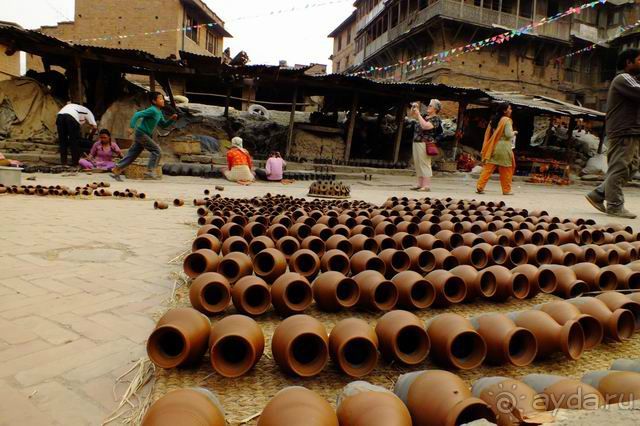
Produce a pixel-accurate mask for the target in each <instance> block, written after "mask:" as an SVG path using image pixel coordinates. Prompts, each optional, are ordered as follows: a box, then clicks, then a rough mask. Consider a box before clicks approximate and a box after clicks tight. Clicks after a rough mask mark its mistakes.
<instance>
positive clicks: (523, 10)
mask: <svg viewBox="0 0 640 426" xmlns="http://www.w3.org/2000/svg"><path fill="white" fill-rule="evenodd" d="M532 11H533V2H532V1H531V0H520V16H522V17H523V18H531V17H532Z"/></svg>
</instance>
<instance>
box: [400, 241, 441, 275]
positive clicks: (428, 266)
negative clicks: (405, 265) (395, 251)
mask: <svg viewBox="0 0 640 426" xmlns="http://www.w3.org/2000/svg"><path fill="white" fill-rule="evenodd" d="M404 252H405V253H407V255H408V256H409V261H410V262H411V266H410V269H411V270H412V271H414V272H418V273H422V274H427V273H429V272H431V271H433V270H434V269H435V267H436V259H435V258H434V257H433V255H432V254H431V252H429V251H428V250H423V249H421V248H420V247H410V248H408V249H406V250H405V251H404Z"/></svg>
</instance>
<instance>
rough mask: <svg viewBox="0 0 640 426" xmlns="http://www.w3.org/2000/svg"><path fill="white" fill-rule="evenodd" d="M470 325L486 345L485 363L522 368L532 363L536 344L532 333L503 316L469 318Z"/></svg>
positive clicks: (489, 315) (536, 349) (536, 350)
mask: <svg viewBox="0 0 640 426" xmlns="http://www.w3.org/2000/svg"><path fill="white" fill-rule="evenodd" d="M471 323H472V324H473V326H474V327H475V329H476V331H477V332H478V334H480V336H482V338H483V339H484V341H485V342H486V344H487V362H488V363H490V364H493V365H502V364H506V363H509V364H511V365H514V366H516V367H524V366H527V365H529V364H531V363H532V362H533V360H534V359H535V357H536V354H537V353H538V343H537V341H536V337H535V336H534V335H533V333H532V332H531V331H529V330H527V329H525V328H522V327H518V326H516V324H515V323H514V322H513V321H512V320H511V319H509V317H507V316H506V315H503V314H485V315H480V316H477V317H475V318H471Z"/></svg>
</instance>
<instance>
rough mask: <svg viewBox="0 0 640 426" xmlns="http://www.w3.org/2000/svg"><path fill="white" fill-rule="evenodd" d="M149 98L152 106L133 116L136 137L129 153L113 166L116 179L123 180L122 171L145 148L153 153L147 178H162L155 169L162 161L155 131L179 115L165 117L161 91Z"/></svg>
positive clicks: (132, 121)
mask: <svg viewBox="0 0 640 426" xmlns="http://www.w3.org/2000/svg"><path fill="white" fill-rule="evenodd" d="M149 100H150V101H151V106H150V107H149V108H147V109H145V110H143V111H138V112H136V113H135V114H133V117H132V118H131V130H130V132H135V139H134V142H133V145H131V148H129V151H128V152H127V155H126V156H125V157H124V158H123V159H122V160H121V161H120V162H119V163H118V164H117V165H116V167H114V168H113V173H112V174H111V176H112V177H113V178H114V179H116V180H121V177H120V175H121V174H122V171H123V170H124V169H126V168H127V167H129V165H131V163H133V162H134V161H135V160H136V159H137V158H138V157H139V156H140V154H142V151H144V150H145V149H146V150H147V151H149V153H150V154H151V156H150V157H149V166H148V167H149V171H148V172H147V173H146V174H145V179H160V176H157V175H156V173H155V169H156V167H157V166H158V162H159V161H160V157H161V155H162V150H161V149H160V145H158V144H157V143H156V142H155V141H154V140H153V132H154V131H155V129H156V127H157V126H158V125H159V126H160V127H163V128H166V127H169V126H171V125H172V124H173V123H175V120H176V119H177V118H178V116H177V115H176V114H173V115H172V116H171V118H170V119H169V120H165V119H164V116H163V115H162V110H161V109H162V108H164V96H163V95H162V94H161V93H158V92H151V93H149Z"/></svg>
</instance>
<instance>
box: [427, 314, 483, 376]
mask: <svg viewBox="0 0 640 426" xmlns="http://www.w3.org/2000/svg"><path fill="white" fill-rule="evenodd" d="M427 333H428V334H429V339H430V340H431V358H433V360H434V361H435V362H437V363H439V364H441V365H445V366H448V367H453V368H458V369H460V370H470V369H473V368H476V367H478V366H479V365H480V364H482V362H483V361H484V359H485V358H486V356H487V344H486V343H485V341H484V339H483V338H482V336H480V334H479V333H478V332H477V331H476V330H475V328H473V324H471V322H470V321H469V320H468V319H466V318H464V317H462V316H460V315H458V314H453V313H446V314H440V315H437V316H436V317H434V318H432V319H431V320H430V321H428V322H427Z"/></svg>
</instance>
